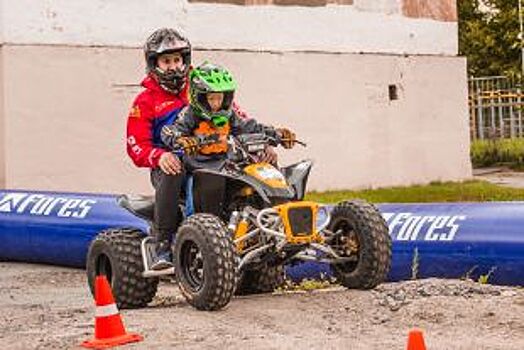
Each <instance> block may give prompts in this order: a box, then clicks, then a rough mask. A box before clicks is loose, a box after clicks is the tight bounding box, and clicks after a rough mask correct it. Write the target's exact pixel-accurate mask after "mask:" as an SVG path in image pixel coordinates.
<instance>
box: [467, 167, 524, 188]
mask: <svg viewBox="0 0 524 350" xmlns="http://www.w3.org/2000/svg"><path fill="white" fill-rule="evenodd" d="M473 178H474V179H476V180H484V181H488V182H491V183H492V184H495V185H500V186H505V187H513V188H524V172H520V171H513V170H511V169H508V168H480V169H473Z"/></svg>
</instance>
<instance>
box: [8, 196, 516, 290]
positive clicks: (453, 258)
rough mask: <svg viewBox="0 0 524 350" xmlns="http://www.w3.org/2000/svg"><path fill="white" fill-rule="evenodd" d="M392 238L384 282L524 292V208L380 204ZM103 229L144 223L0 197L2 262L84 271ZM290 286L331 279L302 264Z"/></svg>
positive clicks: (111, 204) (105, 209)
mask: <svg viewBox="0 0 524 350" xmlns="http://www.w3.org/2000/svg"><path fill="white" fill-rule="evenodd" d="M379 208H380V210H381V212H382V214H383V216H384V218H385V219H386V221H387V223H388V225H389V229H390V233H391V235H392V239H393V259H392V267H391V271H390V275H389V280H391V281H398V280H406V279H410V278H413V277H416V278H425V277H445V278H460V277H471V278H475V279H477V278H479V277H480V276H485V277H488V280H489V282H490V283H493V284H507V285H524V228H523V227H524V202H504V203H446V204H382V205H379ZM109 227H136V228H139V229H142V230H144V231H146V230H147V224H146V222H144V221H143V220H141V219H139V218H136V217H134V216H133V215H131V214H130V213H129V212H127V211H126V210H125V209H123V208H120V207H119V206H118V205H117V203H116V196H114V195H93V194H77V193H52V192H26V191H0V260H12V261H26V262H37V263H49V264H55V265H63V266H73V267H84V266H85V260H86V253H87V249H88V246H89V243H90V241H91V240H92V239H93V238H94V236H95V235H96V234H97V233H98V232H99V231H101V230H103V229H106V228H109ZM287 272H288V275H289V276H290V277H291V278H292V279H295V280H299V279H302V278H316V277H318V276H319V275H321V274H324V275H327V276H329V275H331V271H330V269H329V266H327V265H325V264H320V263H315V262H304V263H300V264H297V265H294V266H289V267H288V269H287Z"/></svg>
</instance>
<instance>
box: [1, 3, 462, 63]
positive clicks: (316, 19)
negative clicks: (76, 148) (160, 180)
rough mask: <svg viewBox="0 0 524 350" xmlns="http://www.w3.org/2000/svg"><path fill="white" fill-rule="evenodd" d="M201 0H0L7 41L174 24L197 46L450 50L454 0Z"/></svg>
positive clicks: (119, 35) (89, 39) (129, 34)
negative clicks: (245, 4) (312, 2)
mask: <svg viewBox="0 0 524 350" xmlns="http://www.w3.org/2000/svg"><path fill="white" fill-rule="evenodd" d="M201 1H204V2H195V1H191V2H187V1H185V0H178V1H176V0H156V1H151V2H149V3H148V4H147V5H144V4H143V2H140V1H127V0H112V1H105V0H91V1H81V0H47V1H34V0H17V1H8V0H0V2H3V3H4V8H3V10H4V11H3V12H4V13H3V17H4V22H5V25H4V40H5V41H6V42H7V43H14V44H38V45H41V44H55V45H81V46H85V45H97V46H123V47H140V46H141V45H142V43H143V40H144V38H145V37H146V36H147V35H148V34H149V33H150V32H151V31H152V30H153V29H155V28H157V27H161V26H176V27H178V28H180V29H182V30H183V31H184V32H185V33H186V34H187V35H188V36H189V37H190V38H191V40H192V42H193V43H194V44H195V46H196V47H197V48H205V49H241V50H255V51H261V50H273V51H284V52H287V51H297V50H298V51H305V50H308V51H328V52H352V53H362V52H363V53H393V54H430V55H456V54H457V48H458V46H457V45H458V44H457V43H458V37H457V23H456V15H455V17H453V14H456V7H455V6H454V4H455V2H454V0H438V1H435V0H433V1H430V0H355V1H354V2H353V1H351V2H348V3H347V4H346V2H345V1H344V0H334V1H331V0H330V1H329V3H327V0H320V2H318V3H317V4H319V5H320V6H314V7H311V6H277V5H273V4H285V3H286V1H288V0H286V1H282V0H280V1H277V0H260V1H256V2H253V0H238V1H237V0H231V1H232V2H233V3H237V2H239V3H247V4H250V3H256V4H257V5H253V6H238V5H231V4H227V3H226V4H216V2H223V1H220V0H201ZM310 1H318V0H310ZM8 2H9V5H8V6H7V3H8ZM226 2H227V0H226ZM337 2H338V3H340V4H337ZM290 3H291V4H308V0H293V1H291V2H290ZM264 4H267V5H264ZM430 4H433V5H430ZM446 14H447V15H446Z"/></svg>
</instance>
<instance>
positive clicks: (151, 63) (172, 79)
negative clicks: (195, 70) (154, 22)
mask: <svg viewBox="0 0 524 350" xmlns="http://www.w3.org/2000/svg"><path fill="white" fill-rule="evenodd" d="M172 52H179V53H180V54H181V55H182V60H183V61H184V67H183V68H182V69H181V70H176V71H173V70H168V71H163V70H161V69H159V68H158V66H157V60H158V56H160V55H161V54H164V53H172ZM144 55H145V59H146V66H147V73H152V74H154V75H155V76H156V77H157V79H158V82H159V84H160V86H162V88H164V89H165V90H167V91H169V92H172V93H179V92H180V91H181V90H182V89H183V88H184V86H185V84H186V82H187V73H188V72H189V66H190V65H191V44H190V42H189V40H188V39H186V38H185V37H184V36H182V35H181V34H180V33H179V32H178V31H176V30H175V29H171V28H161V29H157V30H155V31H154V32H153V34H151V35H150V36H149V38H147V41H146V44H145V45H144Z"/></svg>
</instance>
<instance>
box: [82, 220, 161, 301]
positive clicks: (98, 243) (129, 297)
mask: <svg viewBox="0 0 524 350" xmlns="http://www.w3.org/2000/svg"><path fill="white" fill-rule="evenodd" d="M142 239H144V233H143V232H142V231H140V230H138V229H133V228H115V229H108V230H104V231H102V232H100V233H99V234H98V236H96V238H95V239H94V240H93V241H92V242H91V245H90V246H89V251H88V253H87V266H86V270H87V280H88V283H89V288H90V289H91V293H92V294H93V295H95V279H96V276H98V275H105V276H106V277H107V280H108V282H109V284H110V285H111V289H112V290H113V296H114V298H115V301H116V304H117V306H118V307H119V308H121V309H131V308H140V307H145V306H146V305H147V304H148V303H149V302H151V300H153V297H154V296H155V294H156V292H157V287H158V278H144V277H143V276H142V272H143V271H144V263H143V260H142V251H141V248H140V245H141V242H142Z"/></svg>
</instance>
